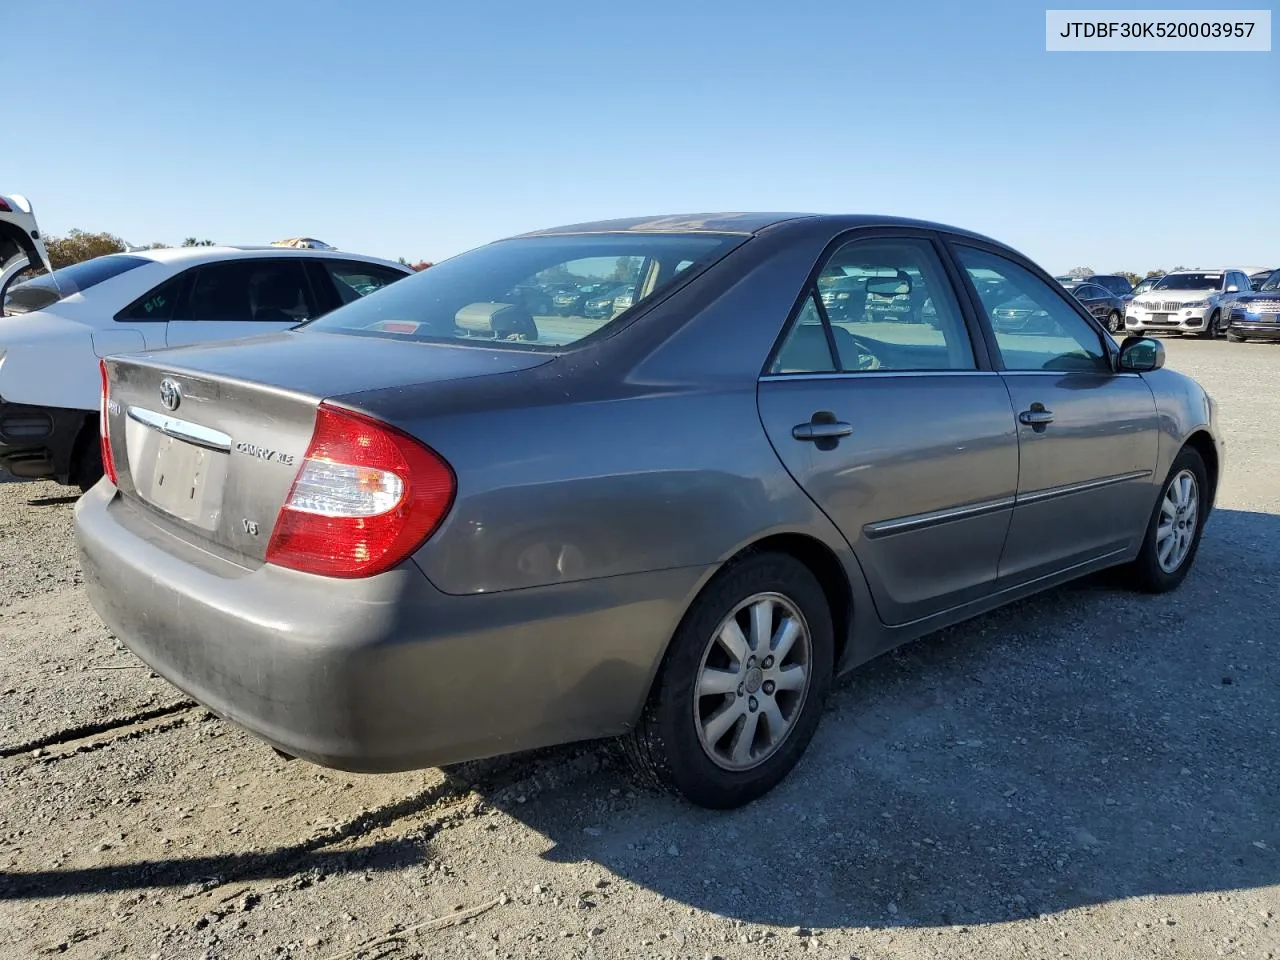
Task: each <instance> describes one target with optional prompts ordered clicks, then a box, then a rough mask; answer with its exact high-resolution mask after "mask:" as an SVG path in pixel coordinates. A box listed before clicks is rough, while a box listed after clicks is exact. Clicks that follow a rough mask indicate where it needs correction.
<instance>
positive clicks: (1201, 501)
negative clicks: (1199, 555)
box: [1129, 447, 1209, 593]
mask: <svg viewBox="0 0 1280 960" xmlns="http://www.w3.org/2000/svg"><path fill="white" fill-rule="evenodd" d="M1188 476H1189V477H1190V478H1191V479H1192V481H1193V482H1194V488H1195V489H1194V497H1193V498H1192V499H1191V500H1190V501H1188V502H1191V503H1194V508H1195V512H1194V516H1193V517H1191V518H1188V517H1187V516H1186V514H1185V513H1182V512H1178V511H1177V510H1176V509H1174V510H1172V511H1171V510H1170V507H1174V506H1175V505H1176V501H1177V500H1178V494H1177V493H1176V492H1175V493H1173V494H1172V495H1171V493H1170V491H1171V489H1172V488H1173V487H1174V484H1175V481H1177V482H1178V483H1179V484H1183V483H1184V478H1185V477H1188ZM1183 490H1184V491H1185V487H1183ZM1166 502H1168V504H1169V506H1166ZM1208 510H1209V477H1208V472H1207V471H1206V470H1205V466H1204V460H1203V459H1202V458H1201V456H1200V454H1199V453H1197V452H1196V451H1195V450H1193V449H1192V448H1191V447H1183V448H1182V452H1181V453H1179V454H1178V456H1177V458H1176V459H1175V460H1174V461H1173V466H1171V467H1170V468H1169V475H1168V476H1167V477H1165V481H1164V484H1163V485H1162V486H1161V487H1160V496H1159V497H1157V498H1156V504H1155V506H1154V507H1153V508H1152V511H1151V519H1150V520H1149V521H1147V533H1146V536H1145V537H1144V538H1143V541H1142V549H1141V550H1140V551H1139V552H1138V556H1137V558H1136V559H1135V560H1134V561H1133V563H1131V564H1130V565H1129V573H1130V574H1131V579H1132V581H1133V585H1134V586H1135V587H1137V588H1138V589H1139V590H1141V591H1143V592H1144V593H1166V592H1168V591H1169V590H1174V589H1176V588H1177V587H1178V585H1179V584H1181V583H1182V581H1183V580H1185V579H1186V577H1187V573H1188V571H1190V569H1191V566H1192V564H1194V563H1195V559H1196V552H1197V551H1198V550H1199V549H1200V536H1201V534H1202V533H1203V532H1204V522H1205V520H1206V519H1207V516H1208ZM1168 516H1172V517H1173V521H1174V523H1175V524H1176V523H1178V522H1186V521H1187V520H1188V519H1190V523H1191V526H1190V527H1188V528H1186V529H1184V530H1183V531H1182V533H1183V534H1184V535H1185V540H1184V546H1183V547H1182V548H1181V550H1182V555H1181V558H1180V559H1179V560H1178V562H1177V563H1176V565H1174V564H1171V563H1169V562H1164V563H1162V556H1163V547H1164V545H1165V544H1166V542H1167V536H1168V535H1164V536H1162V534H1161V530H1162V529H1165V528H1167V525H1166V524H1164V523H1163V521H1164V520H1165V519H1166V517H1168ZM1174 534H1175V535H1176V534H1177V530H1176V527H1175V530H1174ZM1173 556H1174V555H1173V554H1170V556H1169V557H1168V558H1167V560H1172V559H1173Z"/></svg>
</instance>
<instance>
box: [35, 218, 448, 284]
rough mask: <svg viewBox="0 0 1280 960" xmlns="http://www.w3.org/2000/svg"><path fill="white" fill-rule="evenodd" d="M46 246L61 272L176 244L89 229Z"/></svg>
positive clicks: (192, 241) (421, 265)
mask: <svg viewBox="0 0 1280 960" xmlns="http://www.w3.org/2000/svg"><path fill="white" fill-rule="evenodd" d="M44 246H45V250H47V251H48V253H49V262H50V263H51V264H52V265H53V269H55V270H58V269H61V268H62V267H69V266H71V264H73V263H80V262H82V261H84V260H92V259H93V258H94V257H103V256H106V255H107V254H109V253H126V252H128V251H130V250H164V249H167V248H168V247H170V246H173V244H168V243H148V244H146V245H144V246H140V247H138V246H130V245H129V244H127V243H125V242H124V241H123V240H122V239H120V238H119V237H117V236H116V235H115V234H114V233H105V232H103V233H90V232H89V231H87V230H79V229H76V230H72V231H71V232H69V233H68V234H67V235H66V236H65V237H54V236H46V237H45V238H44ZM177 246H180V247H212V246H216V244H215V243H214V241H212V240H209V239H199V238H197V237H187V238H185V239H184V240H183V241H182V242H181V243H180V244H177ZM400 262H401V263H403V264H404V265H405V266H407V267H411V268H412V269H414V270H425V269H426V268H427V267H429V266H431V263H430V262H428V261H426V260H419V261H417V262H415V263H410V262H409V261H408V260H406V259H405V258H404V257H400ZM31 272H32V273H33V274H38V273H43V272H44V271H43V270H42V269H35V268H33V269H32V270H31Z"/></svg>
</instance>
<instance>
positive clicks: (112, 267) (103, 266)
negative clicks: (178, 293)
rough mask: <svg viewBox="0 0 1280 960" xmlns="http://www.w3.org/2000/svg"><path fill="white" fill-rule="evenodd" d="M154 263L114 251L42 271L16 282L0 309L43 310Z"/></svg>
mask: <svg viewBox="0 0 1280 960" xmlns="http://www.w3.org/2000/svg"><path fill="white" fill-rule="evenodd" d="M151 262H152V261H151V260H148V259H147V258H146V257H130V256H127V255H125V254H118V253H111V254H107V256H105V257H94V258H93V259H92V260H82V261H81V262H80V263H73V264H71V265H70V266H67V267H60V268H58V269H57V270H55V271H53V273H42V274H40V276H38V277H33V278H32V279H30V280H25V281H23V282H22V283H15V284H14V285H13V286H11V287H10V288H9V290H8V292H7V293H6V294H5V297H4V304H3V310H2V311H0V312H3V313H4V314H5V315H12V314H16V313H29V312H30V311H32V310H42V309H44V308H45V307H47V306H49V305H50V304H54V303H57V302H58V301H59V300H62V299H63V298H65V297H69V296H71V295H72V294H76V293H82V292H83V291H85V290H88V289H89V288H90V287H92V286H96V285H97V284H99V283H102V282H103V281H104V280H110V279H111V278H112V277H118V276H119V275H120V274H122V273H126V272H127V271H129V270H133V269H134V268H136V267H141V266H143V265H144V264H148V263H151Z"/></svg>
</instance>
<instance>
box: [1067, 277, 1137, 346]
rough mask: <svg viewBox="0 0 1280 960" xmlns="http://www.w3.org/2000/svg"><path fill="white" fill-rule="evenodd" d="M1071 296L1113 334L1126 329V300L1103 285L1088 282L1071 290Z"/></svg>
mask: <svg viewBox="0 0 1280 960" xmlns="http://www.w3.org/2000/svg"><path fill="white" fill-rule="evenodd" d="M1071 295H1072V296H1073V297H1075V298H1076V299H1077V300H1079V301H1080V302H1081V303H1083V304H1084V306H1085V309H1086V310H1088V311H1089V312H1090V313H1091V314H1093V315H1094V316H1095V317H1097V318H1098V322H1099V323H1101V324H1102V325H1103V326H1104V327H1106V328H1107V330H1109V331H1110V332H1111V333H1119V332H1120V331H1122V330H1123V329H1124V308H1125V303H1126V298H1125V297H1123V296H1121V295H1120V294H1117V293H1113V292H1112V291H1110V290H1108V289H1107V288H1106V287H1104V286H1102V285H1101V284H1097V283H1093V282H1091V281H1086V282H1085V283H1081V284H1078V285H1077V286H1076V287H1075V288H1074V289H1072V290H1071Z"/></svg>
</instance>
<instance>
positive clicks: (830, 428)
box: [791, 412, 853, 440]
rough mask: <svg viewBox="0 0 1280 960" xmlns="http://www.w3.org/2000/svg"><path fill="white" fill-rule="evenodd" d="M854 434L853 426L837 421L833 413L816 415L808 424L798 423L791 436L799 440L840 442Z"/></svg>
mask: <svg viewBox="0 0 1280 960" xmlns="http://www.w3.org/2000/svg"><path fill="white" fill-rule="evenodd" d="M852 433H853V425H852V424H848V423H845V422H844V421H843V420H837V419H836V418H835V414H832V413H826V412H821V413H815V414H814V415H813V418H812V419H811V420H810V421H809V422H808V423H797V424H796V425H795V426H794V427H792V428H791V436H793V437H795V438H796V439H797V440H839V439H840V438H841V437H847V436H849V435H850V434H852Z"/></svg>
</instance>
